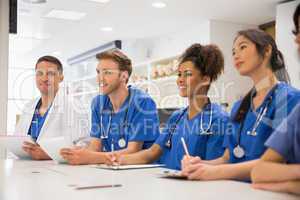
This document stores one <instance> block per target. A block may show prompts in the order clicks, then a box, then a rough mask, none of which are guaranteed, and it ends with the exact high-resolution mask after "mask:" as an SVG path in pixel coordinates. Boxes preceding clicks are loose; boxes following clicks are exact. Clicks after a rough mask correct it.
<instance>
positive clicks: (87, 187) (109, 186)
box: [75, 184, 122, 190]
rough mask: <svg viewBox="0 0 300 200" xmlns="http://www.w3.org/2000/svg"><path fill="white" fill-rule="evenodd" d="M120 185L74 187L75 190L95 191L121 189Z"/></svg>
mask: <svg viewBox="0 0 300 200" xmlns="http://www.w3.org/2000/svg"><path fill="white" fill-rule="evenodd" d="M121 186H122V185H121V184H114V185H92V186H82V187H76V188H75V189H76V190H85V189H97V188H111V187H121Z"/></svg>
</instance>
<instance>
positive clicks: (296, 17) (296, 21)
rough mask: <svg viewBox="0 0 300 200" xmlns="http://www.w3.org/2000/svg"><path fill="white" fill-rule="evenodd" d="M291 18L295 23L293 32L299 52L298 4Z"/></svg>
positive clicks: (299, 13)
mask: <svg viewBox="0 0 300 200" xmlns="http://www.w3.org/2000/svg"><path fill="white" fill-rule="evenodd" d="M293 20H294V25H295V30H294V31H293V33H294V35H295V36H296V38H295V42H296V43H297V44H298V52H299V54H300V4H299V5H298V6H297V8H296V10H295V12H294V16H293Z"/></svg>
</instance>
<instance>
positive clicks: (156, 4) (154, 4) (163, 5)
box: [152, 1, 167, 8]
mask: <svg viewBox="0 0 300 200" xmlns="http://www.w3.org/2000/svg"><path fill="white" fill-rule="evenodd" d="M166 6H167V4H165V3H164V2H161V1H157V2H154V3H152V7H154V8H164V7H166Z"/></svg>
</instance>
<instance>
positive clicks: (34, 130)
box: [28, 99, 51, 142]
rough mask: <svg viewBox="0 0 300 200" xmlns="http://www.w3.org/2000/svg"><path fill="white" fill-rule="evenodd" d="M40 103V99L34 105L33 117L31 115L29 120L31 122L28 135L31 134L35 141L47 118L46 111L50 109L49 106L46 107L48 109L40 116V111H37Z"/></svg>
mask: <svg viewBox="0 0 300 200" xmlns="http://www.w3.org/2000/svg"><path fill="white" fill-rule="evenodd" d="M41 105H42V100H41V99H40V100H39V101H38V103H37V105H36V107H35V110H34V114H33V117H32V120H31V124H30V128H29V130H28V135H30V136H31V138H32V139H33V140H34V141H35V142H36V140H37V139H38V137H39V135H40V132H41V129H42V127H43V125H44V122H45V120H46V118H47V115H48V111H49V109H50V107H51V106H50V107H49V108H48V110H47V111H46V113H45V114H44V115H43V116H41V115H40V113H39V109H40V107H41Z"/></svg>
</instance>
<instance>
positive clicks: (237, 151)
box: [233, 145, 245, 158]
mask: <svg viewBox="0 0 300 200" xmlns="http://www.w3.org/2000/svg"><path fill="white" fill-rule="evenodd" d="M233 155H234V156H235V157H236V158H242V157H244V156H245V150H244V149H243V148H242V147H241V146H240V145H237V146H236V147H235V148H234V149H233Z"/></svg>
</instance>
